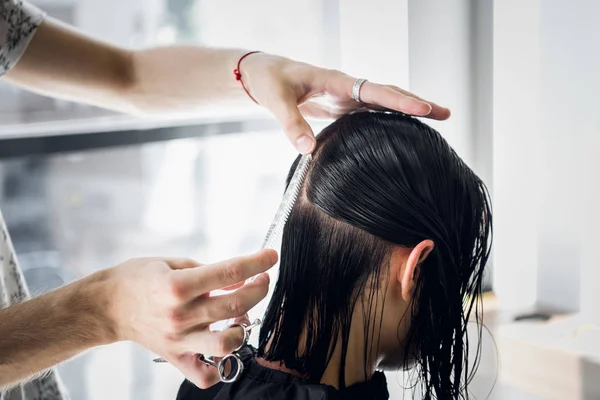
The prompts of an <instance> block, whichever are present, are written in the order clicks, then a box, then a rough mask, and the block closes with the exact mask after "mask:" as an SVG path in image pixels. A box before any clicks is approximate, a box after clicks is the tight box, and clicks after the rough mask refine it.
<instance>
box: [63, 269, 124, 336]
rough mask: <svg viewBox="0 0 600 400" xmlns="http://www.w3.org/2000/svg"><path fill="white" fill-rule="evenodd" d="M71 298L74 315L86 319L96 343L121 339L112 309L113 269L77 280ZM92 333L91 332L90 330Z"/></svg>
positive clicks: (87, 326)
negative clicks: (74, 310) (75, 311)
mask: <svg viewBox="0 0 600 400" xmlns="http://www.w3.org/2000/svg"><path fill="white" fill-rule="evenodd" d="M74 285H75V287H74V290H73V291H72V296H71V299H70V303H71V305H70V306H71V307H72V308H73V309H76V310H77V313H76V314H74V315H82V316H83V318H85V319H86V321H87V322H86V323H85V325H86V328H87V329H89V330H90V331H92V332H94V333H93V336H94V337H93V340H95V341H96V343H94V345H97V346H100V345H106V344H110V343H114V342H117V341H119V340H120V339H119V329H118V326H117V321H116V319H115V318H114V316H113V315H114V313H113V312H112V310H113V309H114V307H115V305H114V304H113V301H114V300H113V295H112V292H113V290H112V287H113V286H114V283H113V279H112V269H107V270H102V271H98V272H96V273H94V274H91V275H89V276H87V277H85V278H83V279H81V280H80V281H78V282H76V283H75V284H74ZM90 334H91V332H90Z"/></svg>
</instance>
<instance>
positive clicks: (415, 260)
mask: <svg viewBox="0 0 600 400" xmlns="http://www.w3.org/2000/svg"><path fill="white" fill-rule="evenodd" d="M434 247H435V246H434V244H433V241H432V240H429V239H427V240H423V241H422V242H421V243H419V244H418V245H416V246H415V247H414V249H412V250H411V252H410V254H409V255H408V258H407V259H406V265H405V267H404V268H403V269H402V276H401V284H402V299H403V300H404V301H409V300H410V299H411V297H412V294H413V291H414V289H415V286H416V284H417V279H418V278H419V270H420V268H421V264H422V263H423V261H425V260H426V259H427V257H428V256H429V254H431V252H432V251H433V248H434Z"/></svg>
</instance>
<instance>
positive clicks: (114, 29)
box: [0, 0, 600, 400]
mask: <svg viewBox="0 0 600 400" xmlns="http://www.w3.org/2000/svg"><path fill="white" fill-rule="evenodd" d="M32 2H33V3H34V4H36V5H37V6H39V7H40V8H42V9H43V10H45V11H46V12H47V13H48V14H50V15H52V16H54V17H56V18H59V19H61V20H63V21H65V22H67V23H70V24H73V25H75V26H77V27H79V28H80V29H82V30H83V31H84V32H87V33H89V34H91V35H94V36H96V37H98V38H101V39H103V40H106V41H109V42H114V43H119V44H121V45H123V44H126V45H129V46H130V47H133V48H139V47H144V46H150V45H158V44H171V43H196V44H202V45H211V46H225V47H241V48H247V49H260V50H263V51H268V52H273V53H277V54H281V55H285V56H289V57H292V58H295V59H299V60H302V61H306V62H310V63H313V64H318V65H322V66H325V67H329V68H337V69H342V70H344V71H345V72H347V73H349V74H352V75H355V76H360V77H365V78H368V79H370V80H372V81H379V82H385V83H390V84H395V85H398V86H400V87H403V88H406V89H409V90H411V91H413V92H415V93H418V94H419V95H420V96H422V97H424V98H426V99H431V100H434V101H436V102H437V103H439V104H441V105H444V106H447V107H449V108H451V109H452V112H453V115H452V118H451V119H450V120H449V121H447V122H442V123H436V122H430V124H432V125H433V126H434V127H435V128H437V129H438V130H439V131H440V132H441V133H442V134H444V136H445V137H446V138H447V140H448V141H449V142H450V144H451V145H452V146H453V147H454V148H455V150H456V151H457V152H458V154H459V155H460V156H461V157H463V159H465V161H466V162H467V163H468V164H469V165H470V166H471V167H472V168H473V169H474V170H475V171H476V172H477V173H478V174H479V175H480V176H481V177H482V178H483V180H484V181H485V182H486V183H487V185H488V187H489V189H490V191H491V193H492V197H493V204H494V211H495V214H494V219H495V221H494V222H495V242H494V254H493V260H492V262H491V263H490V264H489V265H488V267H489V270H488V273H487V275H486V283H485V284H486V291H487V293H486V295H485V301H484V302H485V305H484V307H485V315H484V319H485V323H486V326H487V328H488V329H485V330H484V332H483V347H482V361H481V365H480V367H479V372H478V374H477V375H476V378H475V380H474V381H473V384H472V386H471V391H472V392H473V395H474V396H475V398H478V399H483V398H490V399H517V400H519V399H534V400H535V399H600V383H599V382H598V381H599V379H598V377H600V344H599V343H600V340H598V339H600V333H599V332H600V312H599V311H598V309H599V307H598V304H599V303H600V294H599V293H600V291H599V282H600V273H599V272H598V266H599V261H600V260H598V255H597V250H596V247H597V240H596V239H597V238H598V233H597V229H596V227H597V226H598V223H599V222H600V214H599V212H598V211H597V208H598V207H597V204H598V200H600V191H599V190H598V178H597V176H596V171H600V161H599V158H598V157H597V155H596V152H597V151H598V149H599V146H598V144H600V143H599V141H600V132H599V131H600V113H599V112H598V110H597V104H598V98H597V94H598V93H600V77H599V76H598V71H600V52H599V51H598V49H599V48H600V27H599V26H598V24H597V22H596V21H595V20H596V18H597V16H598V15H600V3H598V2H597V1H595V0H587V1H585V0H576V1H571V2H568V3H567V2H564V1H559V0H546V1H541V0H531V1H529V0H528V1H522V0H520V1H517V0H503V1H494V0H449V1H443V2H442V1H433V0H394V1H391V0H390V1H387V0H371V1H369V2H365V1H359V0H344V1H342V0H304V1H301V2H282V1H277V0H254V1H242V0H220V1H218V0H129V1H126V2H123V1H119V0H102V1H101V0H33V1H32ZM323 124H324V123H323V122H315V123H314V124H313V127H314V129H315V130H316V131H318V130H319V129H320V128H321V127H322V126H324V125H323ZM295 156H296V154H295V151H294V150H293V149H292V147H291V146H290V145H289V144H288V143H287V140H286V139H285V137H284V135H283V134H282V132H281V131H280V129H279V128H278V125H277V124H276V123H275V122H274V121H273V119H272V118H271V117H270V116H269V115H267V114H266V113H264V112H263V111H262V110H260V109H258V108H257V107H256V108H254V107H249V108H248V109H218V110H211V112H210V113H208V112H207V113H205V114H196V115H188V116H178V117H172V118H163V119H160V120H159V119H144V120H140V119H134V118H131V117H126V116H122V115H117V114H114V113H111V112H108V111H103V110H100V109H97V108H94V107H90V106H83V105H77V104H72V103H69V102H65V101H57V100H53V99H49V98H45V97H41V96H37V95H33V94H30V93H27V92H24V91H21V90H19V89H17V88H15V87H11V86H10V85H8V84H7V83H0V207H1V208H2V210H3V213H4V216H5V218H6V220H7V224H8V226H9V229H10V231H11V233H12V235H13V241H14V242H15V246H16V249H17V252H18V255H19V258H20V261H21V263H22V266H23V268H24V270H25V276H26V279H27V281H28V283H29V285H30V287H31V289H32V291H33V292H34V293H36V294H40V293H43V292H45V291H48V290H51V289H54V288H56V287H58V286H60V285H62V284H64V283H67V282H69V281H72V280H74V279H77V278H79V277H82V276H84V275H87V274H89V273H91V272H93V271H96V270H98V269H102V268H106V267H109V266H112V265H115V264H116V263H119V262H121V261H123V260H125V259H127V258H130V257H136V256H151V255H163V256H168V255H173V256H182V255H183V256H187V257H192V258H196V259H199V260H202V261H203V262H211V261H216V260H219V259H223V258H229V257H231V256H234V255H238V254H243V253H249V252H252V251H255V250H256V249H257V248H258V247H259V246H260V243H261V241H262V239H263V235H264V234H265V233H266V230H267V227H268V225H269V223H270V221H271V218H272V216H273V214H274V212H275V210H276V208H277V205H278V204H279V200H280V197H281V194H282V191H283V185H284V179H285V176H286V173H287V170H288V168H289V166H290V164H291V162H292V160H293V159H294V157H295ZM255 314H256V315H257V316H259V315H260V314H261V309H260V308H259V309H258V310H255ZM473 333H474V332H473ZM152 358H153V355H152V354H149V353H148V352H147V351H145V350H143V349H141V348H139V347H137V346H135V345H132V344H128V343H123V344H118V345H114V346H109V347H106V348H100V349H96V350H93V351H90V352H88V353H87V354H85V355H83V356H81V357H78V358H76V359H74V360H72V361H70V362H67V363H66V364H64V365H63V366H61V367H60V370H61V373H62V377H63V379H64V381H65V382H66V385H67V386H68V388H69V390H70V393H71V396H72V398H73V399H77V400H105V399H124V400H138V399H139V400H141V399H145V400H146V399H156V400H159V399H160V400H162V399H170V398H171V399H172V398H174V396H175V393H176V391H177V388H178V386H179V384H180V382H181V380H182V376H181V375H180V374H179V373H178V371H176V370H175V369H174V368H172V367H170V366H168V365H153V363H152V362H151V360H152ZM389 381H390V388H391V392H392V398H394V399H395V398H403V397H401V396H406V397H407V398H412V392H411V390H410V389H404V387H408V386H410V376H404V375H403V374H401V373H390V374H389ZM492 389H493V390H492Z"/></svg>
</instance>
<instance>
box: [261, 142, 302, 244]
mask: <svg viewBox="0 0 600 400" xmlns="http://www.w3.org/2000/svg"><path fill="white" fill-rule="evenodd" d="M311 160H312V156H311V155H310V154H307V155H305V156H302V158H300V161H299V162H298V165H297V166H296V170H295V171H294V175H292V179H290V184H289V185H288V187H287V189H286V190H285V193H284V194H283V199H282V200H281V203H280V204H279V208H278V209H277V212H276V213H275V217H274V218H273V222H271V226H270V227H269V230H268V231H267V235H266V236H265V240H264V242H263V244H262V247H261V249H274V250H277V249H275V242H276V239H277V238H278V237H279V236H280V235H281V234H282V233H283V227H284V226H285V223H286V222H287V220H288V218H289V216H290V213H291V212H292V208H293V207H294V204H295V203H296V199H297V198H298V195H299V194H300V189H301V188H302V184H303V183H304V179H305V178H306V173H307V172H308V166H309V165H310V161H311Z"/></svg>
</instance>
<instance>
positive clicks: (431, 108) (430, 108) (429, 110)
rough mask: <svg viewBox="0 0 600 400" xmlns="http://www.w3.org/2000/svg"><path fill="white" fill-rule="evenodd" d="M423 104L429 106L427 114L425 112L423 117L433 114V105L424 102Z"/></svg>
mask: <svg viewBox="0 0 600 400" xmlns="http://www.w3.org/2000/svg"><path fill="white" fill-rule="evenodd" d="M421 103H422V104H424V105H425V106H427V112H425V113H424V114H423V115H424V116H425V115H429V114H431V111H432V110H433V107H431V104H429V103H425V102H424V101H423V102H421Z"/></svg>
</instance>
